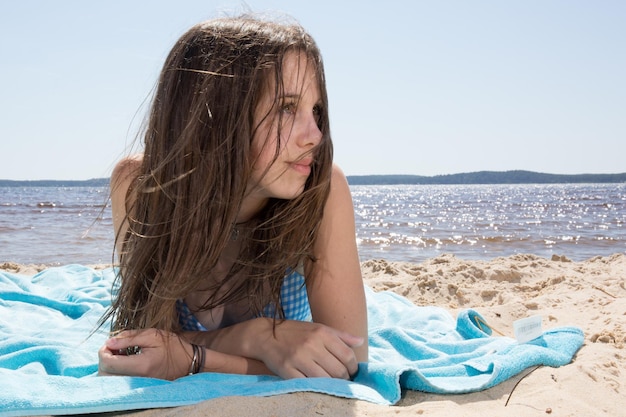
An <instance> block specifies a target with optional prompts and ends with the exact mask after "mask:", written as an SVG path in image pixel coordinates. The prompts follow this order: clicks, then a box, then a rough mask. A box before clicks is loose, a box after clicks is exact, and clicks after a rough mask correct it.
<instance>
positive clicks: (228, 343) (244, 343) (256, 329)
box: [183, 318, 273, 358]
mask: <svg viewBox="0 0 626 417" xmlns="http://www.w3.org/2000/svg"><path fill="white" fill-rule="evenodd" d="M272 329H273V323H272V319H268V318H256V319H252V320H247V321H244V322H241V323H237V324H234V325H232V326H229V327H224V328H221V329H216V330H211V331H198V332H185V333H183V337H184V338H185V339H187V340H189V341H191V342H192V343H195V344H198V345H202V346H205V347H206V348H207V349H209V350H211V351H214V352H217V353H223V354H227V355H234V356H241V357H244V358H258V347H259V346H258V342H259V340H261V339H263V338H265V337H266V335H267V334H268V333H267V332H268V331H269V332H271V331H272Z"/></svg>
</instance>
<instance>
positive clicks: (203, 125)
mask: <svg viewBox="0 0 626 417" xmlns="http://www.w3.org/2000/svg"><path fill="white" fill-rule="evenodd" d="M290 51H295V52H300V53H304V55H305V56H306V57H307V63H308V65H312V66H313V68H314V69H315V72H316V76H317V81H318V83H319V91H320V97H321V98H320V101H321V106H320V109H319V110H320V114H319V122H318V123H319V128H320V130H321V132H322V135H323V138H322V140H321V142H320V144H319V145H318V146H317V147H316V149H315V151H314V152H315V158H314V164H313V165H312V172H311V175H310V176H309V178H308V179H307V182H306V185H305V187H304V191H303V193H302V194H300V195H299V196H298V197H296V198H294V199H290V200H281V199H270V201H269V202H268V204H266V205H265V206H264V208H263V209H262V211H261V213H259V214H258V216H257V217H256V218H255V219H254V220H253V221H252V222H251V223H250V224H249V225H248V227H249V228H251V229H252V231H251V235H250V237H249V238H246V239H245V242H242V245H243V246H242V248H241V251H240V254H239V258H238V259H237V261H236V262H235V264H234V265H233V267H232V268H231V271H230V272H229V273H228V274H227V276H226V278H225V279H223V280H221V281H220V282H217V283H215V285H213V286H212V287H210V289H211V291H213V292H214V294H216V295H215V296H214V297H212V298H209V300H207V302H206V304H205V305H204V308H207V309H209V308H214V307H217V306H219V305H224V304H228V303H232V302H237V301H242V300H246V302H247V303H248V304H249V305H250V310H251V312H252V313H254V314H255V315H258V314H261V312H262V310H263V308H264V306H265V305H267V303H268V302H271V303H274V305H275V306H276V307H277V308H276V311H278V312H280V311H281V309H280V297H279V295H280V287H281V284H282V281H283V279H284V276H285V274H286V273H287V272H288V271H290V270H293V269H295V268H297V267H298V265H300V264H302V262H305V263H306V264H307V267H311V266H312V265H313V263H314V261H315V260H314V257H313V254H312V247H313V244H314V242H315V238H316V235H317V230H318V226H319V223H320V221H321V218H322V215H323V208H324V204H325V202H326V199H327V197H328V192H329V187H330V172H331V169H332V142H331V139H330V131H329V121H328V100H327V93H326V85H325V84H326V83H325V77H324V71H323V64H322V59H321V55H320V52H319V50H318V48H317V46H316V44H315V42H314V41H313V39H312V38H311V36H310V35H308V34H307V33H306V32H305V31H304V30H303V29H302V27H300V26H299V25H297V24H281V23H275V22H271V21H264V20H260V19H257V18H253V17H238V18H221V19H215V20H210V21H207V22H204V23H201V24H198V25H196V26H194V27H193V28H191V29H190V30H189V31H188V32H187V33H185V34H184V35H183V36H182V37H181V38H180V39H179V40H178V42H177V43H176V44H175V46H174V47H173V49H172V50H171V52H170V54H169V56H168V57H167V59H166V62H165V64H164V67H163V70H162V72H161V75H160V78H159V82H158V86H157V89H156V92H155V96H154V98H153V103H152V108H151V111H150V116H149V121H148V125H147V127H146V131H145V149H144V157H143V163H142V164H143V165H142V167H141V173H140V175H139V176H138V178H137V180H136V181H135V182H134V184H133V186H132V187H131V188H132V190H129V194H128V196H130V194H131V193H132V195H133V196H134V197H133V198H130V197H128V196H127V201H128V205H129V206H128V207H127V212H128V215H127V221H128V224H129V229H128V232H127V233H126V235H125V236H117V238H116V239H123V246H122V250H121V253H119V254H118V255H119V258H120V269H119V270H120V274H119V275H118V280H117V284H118V286H119V287H118V289H117V291H116V292H117V294H116V298H115V299H114V300H113V304H112V306H111V309H110V311H109V312H108V313H107V314H106V315H105V317H103V320H102V323H104V322H105V321H106V320H108V319H109V318H113V324H112V330H122V329H134V328H151V327H154V328H159V329H163V330H168V331H178V330H179V329H180V328H179V325H178V319H177V316H176V308H175V305H176V300H178V299H181V298H184V297H185V296H186V295H187V294H189V293H190V292H192V291H194V290H196V289H198V288H199V287H200V286H202V285H204V287H202V288H204V289H206V288H208V287H206V285H207V284H206V282H207V277H209V276H211V271H212V270H213V269H214V268H215V267H216V265H217V263H218V259H219V257H220V254H221V253H222V252H223V250H224V248H225V247H226V245H227V244H228V242H229V239H230V238H231V233H232V229H233V227H234V224H235V221H236V217H237V214H238V211H239V209H240V207H241V203H242V201H243V199H244V197H245V195H246V187H247V186H248V184H249V181H250V178H251V173H252V164H253V162H254V161H253V159H254V155H253V154H252V150H251V142H252V138H253V136H254V134H255V131H256V129H257V128H258V126H255V125H254V117H253V116H254V113H255V110H256V108H257V105H258V103H259V100H260V98H261V96H262V94H267V93H268V92H267V91H266V90H267V85H274V86H275V88H276V89H277V91H275V92H274V93H276V95H275V96H274V97H278V96H279V94H278V93H279V92H280V91H281V90H282V88H283V87H282V80H283V74H282V65H283V59H284V57H285V55H286V54H287V53H288V52H290ZM270 77H271V78H270ZM272 78H273V80H274V82H269V80H271V79H272ZM270 93H271V92H270ZM275 105H278V104H277V103H275ZM266 117H276V116H274V115H270V114H269V113H268V115H267V116H266ZM278 126H280V123H278ZM279 150H280V135H279V140H278V141H277V144H276V154H275V155H276V156H278V153H279ZM307 269H308V268H307ZM238 277H239V278H238ZM220 288H228V291H226V292H224V291H221V292H220V291H218V290H219V289H220ZM218 293H220V294H221V295H220V296H217V294H218Z"/></svg>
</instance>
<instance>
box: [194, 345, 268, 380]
mask: <svg viewBox="0 0 626 417" xmlns="http://www.w3.org/2000/svg"><path fill="white" fill-rule="evenodd" d="M200 371H201V372H216V373H225V374H241V375H273V372H272V371H270V370H269V369H268V368H267V366H265V364H264V363H263V362H260V361H257V360H255V359H250V358H246V357H243V356H236V355H229V354H227V353H222V352H218V351H215V350H211V349H207V351H206V360H205V363H204V368H203V369H201V370H200Z"/></svg>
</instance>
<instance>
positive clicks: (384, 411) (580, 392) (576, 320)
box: [0, 254, 626, 417]
mask: <svg viewBox="0 0 626 417" xmlns="http://www.w3.org/2000/svg"><path fill="white" fill-rule="evenodd" d="M101 266H104V265H101ZM0 268H2V269H4V270H7V271H10V272H18V273H20V274H35V273H36V272H38V271H39V270H41V269H43V268H45V266H37V265H22V264H17V263H11V262H6V263H4V264H0ZM361 269H362V273H363V279H364V282H365V284H366V285H368V286H370V287H371V288H373V289H374V290H375V291H393V292H396V293H398V294H400V295H402V296H404V297H406V298H408V299H409V300H411V301H412V302H413V303H415V304H417V305H435V306H439V307H443V308H445V309H447V310H449V311H450V313H451V314H452V315H456V313H457V312H458V311H461V310H463V309H466V308H472V309H475V310H477V311H478V312H479V313H480V314H481V315H482V316H483V317H484V318H485V319H486V320H487V322H488V324H489V325H490V327H491V328H492V329H493V330H494V332H501V333H502V334H504V335H506V336H510V337H513V322H514V321H515V320H518V319H521V318H524V317H528V316H534V315H540V316H541V317H542V323H543V329H544V330H548V329H551V328H556V327H561V326H578V327H580V328H581V329H582V330H583V331H584V333H585V342H584V345H583V347H582V348H581V349H580V350H579V352H578V353H577V355H576V356H575V357H574V360H573V361H572V363H570V364H569V365H566V366H563V367H560V368H550V367H533V368H530V369H527V370H525V371H524V372H522V373H520V374H518V375H517V376H515V377H513V378H511V379H509V380H507V381H505V382H504V383H501V384H499V385H497V386H495V387H493V388H491V389H488V390H485V391H481V392H476V393H471V394H463V395H434V394H427V393H422V392H415V391H407V392H405V393H403V396H402V399H401V400H400V401H399V402H398V403H397V404H396V405H393V406H381V405H377V404H371V403H368V402H365V401H357V400H347V399H343V398H337V397H331V396H326V395H321V394H315V393H296V394H286V395H277V396H273V397H223V398H219V399H214V400H210V401H205V402H202V403H199V404H197V405H193V406H187V407H179V408H170V409H153V410H144V411H134V412H129V413H128V414H129V415H132V416H137V417H165V416H205V415H212V416H233V415H241V416H245V415H254V416H321V415H325V416H404V415H406V416H409V415H411V416H414V415H429V416H449V415H455V416H484V415H489V416H492V415H493V416H495V415H497V416H520V415H524V416H535V415H536V416H539V415H554V416H589V415H594V416H601V415H606V416H619V415H624V408H625V407H626V349H625V347H626V283H625V277H626V255H624V254H615V255H610V256H602V257H601V256H598V257H594V258H590V259H588V260H585V261H579V262H575V261H571V260H570V259H568V258H567V257H566V256H562V255H553V256H552V257H550V258H544V257H539V256H536V255H531V254H517V255H512V256H507V257H500V258H492V259H490V260H465V259H462V258H458V257H456V256H453V255H450V254H443V255H440V256H437V257H433V258H430V259H427V260H425V261H424V262H421V263H410V262H394V261H388V260H383V259H373V260H367V261H364V262H362V263H361Z"/></svg>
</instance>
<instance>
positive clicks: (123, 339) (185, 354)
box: [98, 329, 193, 380]
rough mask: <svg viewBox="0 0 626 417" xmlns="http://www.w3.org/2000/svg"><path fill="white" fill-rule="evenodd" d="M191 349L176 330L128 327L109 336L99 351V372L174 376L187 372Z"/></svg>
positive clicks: (163, 377)
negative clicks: (166, 330)
mask: <svg viewBox="0 0 626 417" xmlns="http://www.w3.org/2000/svg"><path fill="white" fill-rule="evenodd" d="M192 352H193V348H192V347H191V344H190V343H189V342H186V341H184V340H182V339H181V338H180V337H179V336H178V335H176V334H174V333H169V332H164V331H160V330H157V329H146V330H127V331H123V332H121V333H119V334H117V335H116V336H113V337H111V338H110V339H108V340H107V341H106V342H105V343H104V346H102V347H101V348H100V350H99V351H98V374H99V375H128V376H145V377H152V378H161V379H168V380H173V379H176V378H180V377H182V376H185V375H187V374H188V372H189V367H190V364H191V360H192V356H193V353H192Z"/></svg>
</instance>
